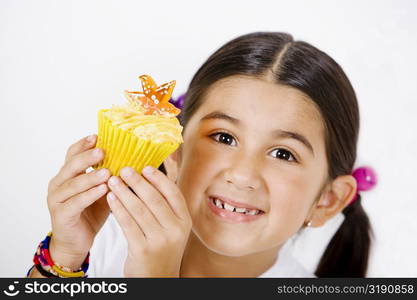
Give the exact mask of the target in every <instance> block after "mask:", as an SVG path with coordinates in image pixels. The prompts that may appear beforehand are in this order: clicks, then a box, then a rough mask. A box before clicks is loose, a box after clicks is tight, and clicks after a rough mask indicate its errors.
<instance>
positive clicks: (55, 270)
mask: <svg viewBox="0 0 417 300" xmlns="http://www.w3.org/2000/svg"><path fill="white" fill-rule="evenodd" d="M51 236H52V231H51V232H49V233H48V235H47V236H46V238H45V239H44V240H43V241H42V242H40V243H39V246H38V248H37V249H36V253H35V255H34V256H33V263H34V264H35V267H36V269H37V270H38V271H39V273H41V275H42V276H45V277H61V278H71V277H84V278H85V277H88V276H87V274H86V273H87V270H88V266H89V258H90V252H88V254H87V257H86V258H85V260H84V262H83V263H82V265H81V268H79V269H78V270H75V271H74V270H71V269H70V268H67V267H64V266H61V265H60V264H58V263H55V262H54V261H53V260H52V258H51V255H50V254H49V242H50V240H51ZM32 268H33V267H32ZM32 268H31V269H32ZM30 271H31V270H29V272H28V274H29V273H30Z"/></svg>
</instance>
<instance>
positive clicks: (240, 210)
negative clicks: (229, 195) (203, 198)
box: [210, 197, 265, 216]
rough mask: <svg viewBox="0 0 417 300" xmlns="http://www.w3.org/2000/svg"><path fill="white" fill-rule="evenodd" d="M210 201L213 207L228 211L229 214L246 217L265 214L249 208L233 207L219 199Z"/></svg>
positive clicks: (211, 198)
mask: <svg viewBox="0 0 417 300" xmlns="http://www.w3.org/2000/svg"><path fill="white" fill-rule="evenodd" d="M210 201H211V202H212V203H213V205H215V206H216V207H218V208H220V209H223V210H226V211H229V212H234V213H237V214H242V215H247V216H255V215H260V214H263V213H265V212H264V211H262V210H259V209H249V208H245V207H235V206H233V205H230V204H228V203H226V202H224V201H222V200H220V199H217V198H213V197H210Z"/></svg>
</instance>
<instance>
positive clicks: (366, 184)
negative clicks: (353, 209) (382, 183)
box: [349, 167, 377, 204]
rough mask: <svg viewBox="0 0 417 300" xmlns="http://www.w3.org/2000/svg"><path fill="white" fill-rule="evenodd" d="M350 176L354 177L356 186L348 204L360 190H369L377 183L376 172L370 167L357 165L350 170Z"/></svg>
mask: <svg viewBox="0 0 417 300" xmlns="http://www.w3.org/2000/svg"><path fill="white" fill-rule="evenodd" d="M352 176H353V177H355V179H356V183H357V188H356V194H355V197H353V199H352V201H351V202H350V203H349V204H352V203H353V202H354V201H355V200H356V199H357V198H358V197H357V196H358V193H359V192H361V191H369V190H370V189H372V188H373V187H374V186H375V185H376V183H377V177H376V172H375V171H374V169H372V168H371V167H359V168H356V169H355V170H354V171H353V172H352Z"/></svg>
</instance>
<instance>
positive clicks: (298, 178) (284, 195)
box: [267, 171, 315, 236]
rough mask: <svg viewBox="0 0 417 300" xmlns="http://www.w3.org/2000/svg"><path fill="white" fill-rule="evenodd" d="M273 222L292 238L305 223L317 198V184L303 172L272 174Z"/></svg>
mask: <svg viewBox="0 0 417 300" xmlns="http://www.w3.org/2000/svg"><path fill="white" fill-rule="evenodd" d="M267 178H274V180H270V181H269V182H268V186H269V187H270V189H269V190H270V199H271V210H270V214H271V216H270V217H271V222H272V223H273V224H274V225H273V227H274V228H275V229H276V230H277V231H280V232H282V233H283V234H284V235H288V236H291V235H292V234H294V233H295V232H296V231H297V230H298V229H299V228H300V227H301V226H302V224H303V223H304V221H305V218H306V216H307V214H308V211H309V209H310V206H311V203H312V202H313V199H314V197H315V189H314V187H315V183H314V182H313V181H312V179H311V178H308V177H307V176H306V175H305V174H302V172H290V171H289V172H286V173H284V172H280V173H279V174H270V175H269V176H268V177H267Z"/></svg>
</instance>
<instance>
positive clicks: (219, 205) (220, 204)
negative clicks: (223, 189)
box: [215, 199, 223, 208]
mask: <svg viewBox="0 0 417 300" xmlns="http://www.w3.org/2000/svg"><path fill="white" fill-rule="evenodd" d="M215 202H216V206H217V207H218V208H223V205H222V202H221V201H220V200H219V199H216V201H215Z"/></svg>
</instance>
